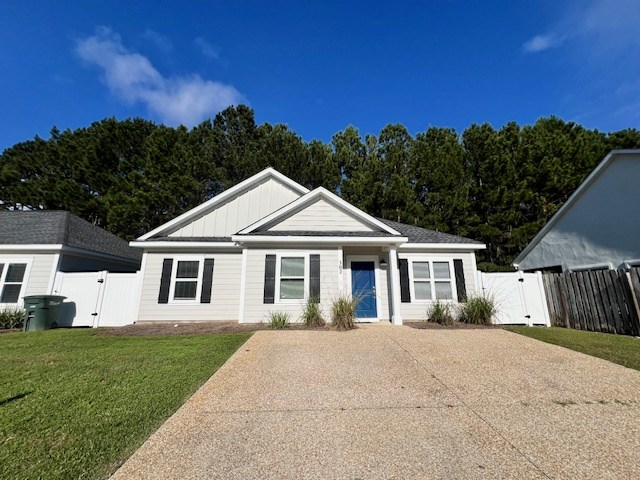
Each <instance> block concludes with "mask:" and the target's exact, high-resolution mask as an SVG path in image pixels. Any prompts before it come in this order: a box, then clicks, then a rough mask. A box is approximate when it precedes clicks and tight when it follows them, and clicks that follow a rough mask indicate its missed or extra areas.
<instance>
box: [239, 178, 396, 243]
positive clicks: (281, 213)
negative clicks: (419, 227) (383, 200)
mask: <svg viewBox="0 0 640 480" xmlns="http://www.w3.org/2000/svg"><path fill="white" fill-rule="evenodd" d="M318 198H324V199H325V200H328V201H329V202H330V203H333V204H335V205H337V206H338V207H341V208H342V209H344V210H347V211H348V212H349V213H351V214H352V215H353V216H354V217H356V218H359V219H360V220H362V221H363V222H365V223H369V224H371V225H375V226H376V227H378V228H380V229H382V230H384V231H385V232H388V233H390V234H391V235H400V232H398V231H396V230H394V229H393V228H391V227H390V226H388V225H386V224H384V223H382V222H381V221H380V220H378V219H376V218H374V217H372V216H371V215H369V214H368V213H365V212H363V211H362V210H360V209H359V208H357V207H354V206H353V205H351V204H350V203H349V202H347V201H346V200H343V199H342V198H340V197H339V196H337V195H336V194H335V193H332V192H330V191H329V190H327V189H326V188H324V187H318V188H316V189H315V190H312V191H311V192H309V193H307V194H306V195H303V196H302V197H300V198H299V199H297V200H295V201H293V202H291V203H290V204H288V205H286V206H284V207H282V208H281V209H280V210H276V211H275V212H273V213H271V214H270V215H267V216H266V217H264V218H261V219H260V220H258V221H257V222H255V223H254V224H252V225H249V226H248V227H246V228H244V229H242V230H240V231H239V232H238V233H239V234H248V233H251V232H253V231H254V230H256V229H258V228H260V227H262V226H264V225H267V224H269V223H272V222H274V221H277V220H278V219H279V218H286V216H287V215H288V214H289V213H290V212H292V211H294V210H296V209H297V208H299V207H300V206H303V205H306V204H310V203H312V202H313V201H315V200H316V199H318Z"/></svg>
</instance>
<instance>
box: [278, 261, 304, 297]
mask: <svg viewBox="0 0 640 480" xmlns="http://www.w3.org/2000/svg"><path fill="white" fill-rule="evenodd" d="M279 260H280V264H279V269H278V270H279V277H278V279H277V285H278V299H279V300H281V301H284V302H286V301H290V300H304V298H305V296H306V295H305V293H306V283H307V282H306V276H305V272H306V263H307V262H306V257H304V256H294V255H283V256H281V257H280V259H279Z"/></svg>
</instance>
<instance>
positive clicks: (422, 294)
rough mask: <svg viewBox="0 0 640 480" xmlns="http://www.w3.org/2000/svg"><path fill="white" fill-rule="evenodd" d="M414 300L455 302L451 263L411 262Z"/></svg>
mask: <svg viewBox="0 0 640 480" xmlns="http://www.w3.org/2000/svg"><path fill="white" fill-rule="evenodd" d="M411 273H412V283H413V298H414V299H415V300H453V299H454V298H453V279H452V277H451V262H449V261H426V260H425V261H422V260H414V261H412V262H411Z"/></svg>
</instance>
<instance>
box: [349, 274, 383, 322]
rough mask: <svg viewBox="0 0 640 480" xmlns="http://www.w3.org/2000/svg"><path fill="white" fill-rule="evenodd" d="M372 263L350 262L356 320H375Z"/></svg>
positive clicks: (376, 311) (374, 281)
mask: <svg viewBox="0 0 640 480" xmlns="http://www.w3.org/2000/svg"><path fill="white" fill-rule="evenodd" d="M375 271H376V270H375V264H374V262H351V293H352V294H353V296H354V298H357V299H358V306H357V308H356V318H376V317H377V316H378V310H377V308H376V276H375Z"/></svg>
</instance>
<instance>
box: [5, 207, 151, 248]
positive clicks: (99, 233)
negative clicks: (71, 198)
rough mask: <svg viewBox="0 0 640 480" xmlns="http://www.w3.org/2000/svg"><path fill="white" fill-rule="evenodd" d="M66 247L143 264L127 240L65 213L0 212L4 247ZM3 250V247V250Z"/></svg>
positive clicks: (58, 211)
mask: <svg viewBox="0 0 640 480" xmlns="http://www.w3.org/2000/svg"><path fill="white" fill-rule="evenodd" d="M28 244H31V245H66V246H69V247H76V248H82V249H85V250H90V251H93V252H98V253H104V254H107V255H114V256H117V257H122V258H127V259H130V260H140V258H141V257H142V252H141V251H140V250H138V249H135V248H131V247H130V246H129V242H127V241H126V240H124V239H122V238H120V237H118V236H116V235H114V234H112V233H109V232H107V231H106V230H104V229H102V228H100V227H97V226H95V225H92V224H91V223H89V222H87V221H86V220H83V219H81V218H80V217H78V216H76V215H74V214H72V213H71V212H65V211H61V210H34V211H0V245H28ZM0 248H1V247H0Z"/></svg>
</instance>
